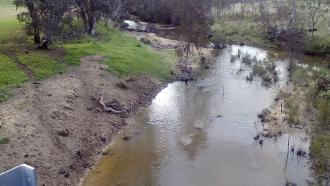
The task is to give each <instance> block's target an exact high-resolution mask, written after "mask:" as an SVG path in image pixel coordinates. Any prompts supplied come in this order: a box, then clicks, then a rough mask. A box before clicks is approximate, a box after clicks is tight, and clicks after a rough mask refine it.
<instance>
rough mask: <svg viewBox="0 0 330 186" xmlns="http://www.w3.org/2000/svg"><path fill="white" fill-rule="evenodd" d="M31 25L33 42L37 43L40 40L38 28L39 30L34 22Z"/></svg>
mask: <svg viewBox="0 0 330 186" xmlns="http://www.w3.org/2000/svg"><path fill="white" fill-rule="evenodd" d="M32 26H33V40H34V43H36V44H39V43H40V42H41V39H40V30H39V28H38V25H37V24H36V23H33V24H32Z"/></svg>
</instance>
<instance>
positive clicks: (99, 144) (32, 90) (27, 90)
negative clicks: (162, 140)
mask: <svg viewBox="0 0 330 186" xmlns="http://www.w3.org/2000/svg"><path fill="white" fill-rule="evenodd" d="M101 60H102V56H89V57H85V58H83V59H81V65H80V67H78V68H76V69H74V70H73V71H72V72H69V73H66V74H62V75H58V76H56V77H53V78H50V79H48V80H45V81H42V82H38V83H29V84H27V85H26V86H24V87H22V88H20V89H17V90H15V95H14V96H13V98H12V99H11V100H8V101H7V102H5V103H4V104H1V105H0V122H1V123H0V124H1V126H0V127H1V130H0V131H1V133H2V135H5V136H6V137H8V138H9V139H10V143H9V144H7V145H0V152H1V154H0V171H5V170H7V169H9V168H12V167H14V166H16V165H19V164H22V163H27V164H29V165H31V166H34V167H36V168H37V175H38V182H39V185H47V186H53V185H54V186H59V185H76V184H78V183H79V182H80V179H81V178H82V177H83V174H84V173H85V170H86V169H88V168H89V167H91V166H92V165H93V164H94V163H95V160H96V158H97V157H98V156H99V155H100V154H101V153H102V152H101V149H103V148H104V147H105V146H106V145H107V144H108V143H109V141H110V139H111V137H112V136H113V135H114V134H115V133H116V132H117V131H118V130H119V129H120V128H122V127H123V126H124V125H126V122H125V118H126V117H128V115H129V113H130V112H132V111H134V110H135V109H136V108H137V107H138V106H139V105H141V104H146V103H148V102H149V101H150V100H151V98H152V97H153V93H155V91H156V90H157V88H159V86H160V84H161V83H160V82H158V81H157V80H155V79H152V78H149V77H147V76H140V77H130V78H127V79H125V80H120V79H119V78H117V77H115V76H114V75H111V74H110V73H108V71H107V70H106V69H107V67H106V66H105V65H103V64H102V63H99V61H101ZM118 83H120V85H121V86H118V85H117V84H118ZM119 87H120V88H119ZM100 94H102V95H103V96H104V99H105V100H109V101H111V100H115V101H117V103H118V102H119V103H120V104H121V105H122V106H123V107H125V108H127V109H128V110H129V111H128V112H127V113H125V114H119V115H116V114H111V113H106V112H103V111H102V108H101V106H100V105H99V103H98V101H99V100H98V99H99V96H100Z"/></svg>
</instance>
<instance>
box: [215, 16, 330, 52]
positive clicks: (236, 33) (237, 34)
mask: <svg viewBox="0 0 330 186" xmlns="http://www.w3.org/2000/svg"><path fill="white" fill-rule="evenodd" d="M327 25H330V14H328V15H326V16H325V17H324V18H323V19H321V20H320V21H319V23H318V24H317V29H318V30H317V31H316V32H314V37H312V34H310V33H307V38H306V42H305V51H306V52H309V53H315V54H316V55H322V56H324V55H325V54H330V37H329V34H330V28H329V27H328V26H327ZM212 30H213V32H214V40H217V39H222V40H223V39H224V40H226V41H227V42H229V43H239V42H244V43H246V44H250V45H255V46H260V47H266V48H280V46H281V45H280V43H278V42H271V41H269V40H268V39H267V34H266V30H265V28H264V26H263V25H262V24H261V23H260V21H259V20H258V19H256V18H254V17H252V16H248V15H245V16H244V17H241V16H239V15H235V16H233V15H227V16H224V17H222V18H221V20H219V19H218V20H216V21H215V23H214V25H213V26H212Z"/></svg>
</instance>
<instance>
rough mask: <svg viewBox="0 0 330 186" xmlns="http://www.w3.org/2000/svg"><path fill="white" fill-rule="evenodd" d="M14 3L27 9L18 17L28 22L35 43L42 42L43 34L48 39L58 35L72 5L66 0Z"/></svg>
mask: <svg viewBox="0 0 330 186" xmlns="http://www.w3.org/2000/svg"><path fill="white" fill-rule="evenodd" d="M14 4H15V5H16V7H25V8H26V9H27V11H25V12H22V13H19V14H18V15H17V17H18V19H19V20H20V21H22V22H25V23H26V24H27V31H28V33H31V34H32V35H33V38H34V42H35V43H40V42H41V35H44V36H45V37H47V38H48V39H53V38H54V37H55V36H56V35H58V34H59V33H60V32H61V30H62V26H63V25H64V24H63V21H64V20H65V19H66V18H68V17H69V15H70V14H69V13H68V11H69V8H70V7H71V4H70V1H66V0H42V1H40V0H15V1H14Z"/></svg>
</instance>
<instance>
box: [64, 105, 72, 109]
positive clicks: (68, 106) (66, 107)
mask: <svg viewBox="0 0 330 186" xmlns="http://www.w3.org/2000/svg"><path fill="white" fill-rule="evenodd" d="M63 108H64V109H66V110H73V108H72V106H71V105H69V104H65V105H63Z"/></svg>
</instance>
